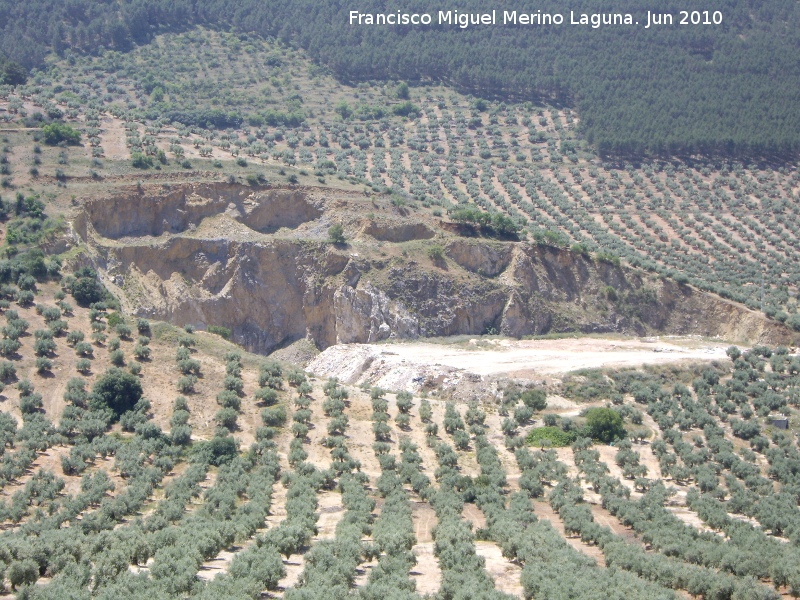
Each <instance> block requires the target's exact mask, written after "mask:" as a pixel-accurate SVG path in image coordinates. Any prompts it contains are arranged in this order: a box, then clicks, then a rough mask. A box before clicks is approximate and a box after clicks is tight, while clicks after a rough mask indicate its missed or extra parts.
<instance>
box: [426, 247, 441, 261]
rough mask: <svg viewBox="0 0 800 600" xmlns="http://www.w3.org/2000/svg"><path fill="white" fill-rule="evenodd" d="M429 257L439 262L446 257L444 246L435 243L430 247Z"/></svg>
mask: <svg viewBox="0 0 800 600" xmlns="http://www.w3.org/2000/svg"><path fill="white" fill-rule="evenodd" d="M428 258H430V259H431V260H432V261H434V262H439V261H440V260H442V259H443V258H444V248H442V247H441V246H440V245H439V244H435V245H433V246H431V247H430V248H428Z"/></svg>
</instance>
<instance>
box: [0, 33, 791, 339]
mask: <svg viewBox="0 0 800 600" xmlns="http://www.w3.org/2000/svg"><path fill="white" fill-rule="evenodd" d="M2 97H3V98H5V103H4V104H3V107H4V108H5V110H6V112H5V113H4V114H2V116H3V118H4V119H5V120H6V121H8V123H9V124H8V125H7V129H5V130H4V132H5V133H4V136H5V138H4V139H5V141H4V144H5V150H6V152H5V154H4V157H5V158H4V159H3V160H4V163H3V171H4V177H5V181H6V184H5V185H6V186H7V187H8V186H20V187H21V188H23V189H24V188H29V189H31V190H32V191H39V192H40V193H45V194H53V195H54V197H55V198H60V199H61V201H62V202H63V201H65V200H66V199H67V198H68V197H71V196H73V195H76V196H78V197H82V196H85V195H87V194H91V193H93V190H94V189H96V188H97V187H99V186H102V187H103V188H104V189H107V187H108V186H109V185H112V184H114V183H115V182H125V183H128V182H135V181H137V180H144V179H156V180H162V181H169V180H172V181H175V180H185V179H187V178H188V179H198V178H206V179H209V178H210V179H217V180H219V179H225V178H228V179H230V180H231V181H233V180H239V181H243V180H246V181H247V182H249V183H250V184H252V185H259V183H264V182H265V181H270V182H275V181H285V180H286V179H285V178H288V180H289V181H290V182H295V181H297V182H299V183H304V184H310V183H313V184H316V185H318V184H321V183H323V184H324V185H334V186H337V187H343V188H345V189H359V190H363V191H364V192H365V193H367V194H388V195H389V197H390V198H391V199H392V201H393V202H394V203H395V204H396V205H397V206H399V207H405V208H406V209H416V210H424V211H425V212H428V213H432V214H433V215H439V214H445V213H447V214H450V216H451V217H454V218H457V219H461V220H469V219H473V218H475V215H474V214H471V213H470V212H469V210H467V211H464V210H461V209H465V208H466V209H469V208H477V209H479V210H482V211H489V212H493V211H495V212H501V213H504V214H507V215H509V216H510V217H511V218H512V219H513V220H514V222H515V223H516V224H517V225H518V226H520V227H522V228H523V233H524V234H525V235H528V236H529V237H532V238H534V239H540V240H545V241H547V242H548V243H551V244H560V245H563V246H572V245H575V247H576V248H577V249H579V250H585V251H587V252H588V251H597V252H601V253H607V254H610V255H612V256H617V257H621V258H622V259H624V260H625V261H627V262H629V263H630V264H632V265H635V266H636V265H641V266H644V267H646V268H648V269H651V270H653V271H655V272H657V273H661V274H668V275H671V276H673V277H675V278H677V279H678V280H682V281H688V282H690V283H692V284H694V285H696V286H698V287H700V288H702V289H706V290H711V291H714V292H717V293H719V294H721V295H723V296H725V297H728V298H732V299H735V300H737V301H741V302H745V303H746V304H747V305H748V306H750V307H751V308H754V309H763V310H764V311H765V312H766V313H767V314H768V315H770V316H774V317H775V318H777V319H778V320H780V321H789V322H790V323H791V324H793V325H796V326H800V318H798V317H796V316H795V314H796V304H797V303H796V294H797V285H798V278H799V277H800V273H799V272H798V266H797V261H796V260H795V256H796V252H797V243H798V242H797V236H798V222H797V219H796V216H795V215H796V212H797V211H796V210H794V208H795V206H796V202H797V193H798V187H799V186H800V175H798V173H797V171H796V170H795V169H794V168H793V167H790V166H782V167H780V168H778V169H771V168H770V167H769V165H756V164H747V165H745V164H738V163H731V164H722V163H720V164H706V163H686V162H662V161H653V162H645V163H643V164H637V165H631V164H607V163H603V162H602V161H600V160H599V159H598V158H597V157H596V156H595V155H593V154H592V153H591V152H589V151H588V150H587V148H586V146H585V144H584V142H582V141H580V140H579V139H577V138H576V135H575V127H576V123H577V119H578V117H577V115H576V114H574V113H572V112H570V111H568V110H558V109H555V108H552V107H546V106H533V105H531V104H529V103H527V104H511V103H491V102H486V101H483V100H476V99H474V98H470V97H465V96H461V95H459V94H456V93H454V92H452V91H449V90H447V89H446V88H442V87H418V88H412V89H411V90H410V91H409V90H408V88H407V86H405V85H403V84H401V85H398V86H395V85H388V84H379V83H374V84H371V85H370V84H360V85H359V86H358V87H357V88H349V87H345V86H342V85H340V84H338V83H336V82H335V81H334V80H333V79H332V78H331V77H329V76H327V75H326V74H325V73H324V71H323V70H321V69H320V68H319V67H316V66H314V65H313V64H312V63H310V62H309V61H308V60H307V59H306V58H305V57H304V56H303V55H302V54H301V53H299V52H296V51H291V50H288V49H286V48H282V47H280V46H277V45H274V44H272V43H269V42H265V41H262V40H259V39H256V38H247V37H244V38H237V37H236V36H233V35H229V34H224V35H221V34H218V33H214V32H211V31H204V30H196V31H192V32H189V33H186V34H181V35H174V34H169V35H164V36H160V37H158V38H157V39H156V40H155V41H154V42H153V43H152V44H150V45H147V46H143V47H141V48H138V49H136V50H134V51H132V52H130V53H127V54H120V53H115V52H109V53H106V54H105V55H104V56H103V57H100V58H93V59H91V58H75V57H73V58H70V59H69V61H62V62H59V63H55V64H53V66H52V67H51V68H50V69H49V70H46V71H44V72H41V73H39V74H38V75H36V76H35V77H33V78H32V79H31V81H30V82H29V83H28V84H27V85H25V86H19V87H16V88H11V87H5V88H3V93H2ZM406 98H408V99H406ZM23 114H25V115H27V117H26V118H25V119H23V120H22V121H20V118H21V117H22V115H23ZM37 115H39V117H42V116H44V115H50V117H53V116H59V115H61V116H63V117H64V118H66V119H67V121H68V122H73V123H74V124H75V125H76V126H77V127H78V129H80V130H81V131H82V132H83V138H82V143H83V146H82V147H67V148H61V149H58V148H55V149H52V150H50V149H47V148H46V147H45V148H43V149H40V150H35V149H33V145H34V139H33V138H39V139H41V138H40V136H38V135H36V131H37V128H38V126H39V125H40V124H41V121H37V120H36V118H39V117H37ZM50 117H46V116H44V118H45V120H47V119H48V118H50ZM21 124H22V125H24V126H25V127H33V129H26V128H25V127H23V128H20V125H21ZM123 139H124V140H125V142H124V143H122V140H123ZM129 159H131V160H130V162H129ZM132 164H133V165H134V168H133V169H132V168H131V166H132ZM136 167H139V168H136ZM154 169H158V170H160V172H159V173H154V171H153V170H154ZM284 176H285V178H284ZM56 201H57V202H58V200H56Z"/></svg>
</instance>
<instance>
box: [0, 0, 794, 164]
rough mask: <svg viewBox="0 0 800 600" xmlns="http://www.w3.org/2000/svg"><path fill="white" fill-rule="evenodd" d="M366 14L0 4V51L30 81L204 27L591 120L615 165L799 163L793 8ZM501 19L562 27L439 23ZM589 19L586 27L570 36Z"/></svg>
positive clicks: (648, 0) (267, 6)
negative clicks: (59, 60) (364, 21)
mask: <svg viewBox="0 0 800 600" xmlns="http://www.w3.org/2000/svg"><path fill="white" fill-rule="evenodd" d="M356 8H357V11H358V12H360V13H364V14H371V15H374V14H381V13H384V12H385V11H387V10H388V12H389V13H391V14H394V10H393V9H391V7H390V6H386V5H385V4H384V3H383V2H378V1H374V0H373V1H367V2H362V3H360V4H359V6H358V7H352V6H349V5H345V4H340V3H337V2H322V3H320V2H298V1H297V0H291V1H290V2H289V1H282V0H271V1H270V2H264V1H262V0H214V1H212V2H209V1H204V2H196V1H194V0H180V1H177V2H176V1H173V0H169V1H164V0H142V1H139V2H129V3H119V4H117V3H100V4H98V3H94V2H89V1H87V0H78V1H73V2H70V3H69V4H66V5H65V4H63V3H60V2H54V1H53V0H36V1H33V2H26V3H18V2H11V1H6V2H3V3H0V23H2V24H3V25H2V29H0V50H2V52H3V53H5V54H6V55H7V56H8V57H10V58H11V59H13V60H16V61H18V62H21V63H23V64H24V65H25V66H26V67H31V66H34V65H35V66H39V65H41V64H42V62H43V61H44V59H45V56H46V55H47V54H48V52H50V51H55V52H57V53H58V54H60V55H66V54H73V53H78V54H80V53H82V52H89V53H97V52H100V51H102V50H111V49H113V50H117V51H123V52H126V51H128V50H130V49H131V48H132V47H134V46H135V45H136V44H143V43H147V42H149V41H151V39H152V37H153V35H154V34H155V33H157V32H164V31H185V30H187V29H189V28H191V27H193V26H197V25H203V26H208V27H211V28H214V29H218V30H222V31H225V30H232V31H236V32H239V33H247V34H251V33H252V34H256V35H260V36H274V37H275V38H276V39H279V40H281V41H282V42H283V43H286V44H291V45H293V46H295V47H300V48H303V49H305V50H307V51H308V52H309V54H310V55H311V57H312V58H313V59H314V60H315V61H318V62H319V63H321V64H323V65H326V66H327V67H329V68H330V69H331V70H332V71H333V72H334V73H335V74H336V75H337V77H339V78H340V80H343V81H349V82H368V81H373V80H387V79H389V80H391V79H395V80H396V79H404V80H408V81H415V82H426V81H434V82H442V83H448V84H451V85H453V86H455V87H457V88H458V89H460V90H462V91H464V92H467V93H473V94H476V95H478V96H482V97H485V98H497V97H499V98H503V99H516V100H523V101H525V100H528V101H534V102H539V103H542V102H544V103H547V102H552V103H555V104H559V105H562V106H569V107H570V108H572V109H574V110H577V111H578V113H579V114H580V116H581V119H582V122H581V128H580V129H581V131H582V133H583V135H584V136H585V139H587V140H588V141H589V142H590V143H591V144H593V145H594V146H595V148H596V149H598V150H599V151H600V152H601V153H602V154H604V155H614V156H630V157H638V156H641V155H642V154H643V153H646V154H648V155H651V156H675V155H691V154H700V155H706V156H708V155H711V156H723V157H729V158H740V159H743V158H746V157H756V158H768V159H771V160H784V161H787V160H788V161H791V160H792V159H793V157H795V156H796V155H797V150H798V140H799V139H800V120H798V119H799V118H798V116H797V115H798V114H800V110H798V106H800V95H799V92H798V89H800V85H798V82H799V79H798V78H799V77H800V66H798V63H797V61H796V52H797V47H798V41H799V40H798V33H797V27H796V24H797V22H798V19H799V18H800V14H799V12H798V11H800V9H798V6H797V3H795V2H786V1H783V0H768V1H762V2H757V3H753V2H745V1H744V0H726V1H724V2H717V3H715V4H714V6H713V7H710V6H706V5H704V4H702V3H699V2H689V3H686V2H675V1H668V2H664V1H663V0H661V1H658V2H656V1H654V0H637V1H636V2H628V3H625V4H624V6H614V5H611V4H608V3H604V4H600V5H598V3H596V2H589V1H586V0H584V1H578V2H574V3H573V4H572V5H570V6H569V7H568V8H567V7H565V6H564V5H563V3H562V2H557V1H555V0H546V1H542V0H538V1H536V2H533V1H532V0H527V1H520V2H515V3H513V4H512V3H505V2H504V3H500V4H499V5H495V6H493V7H487V6H485V4H484V3H482V2H478V1H477V0H469V1H466V2H463V1H462V2H459V3H454V2H442V3H440V4H438V5H437V6H436V8H435V10H431V6H430V5H429V4H428V3H426V2H419V1H416V2H411V3H408V4H406V5H403V7H402V10H399V9H398V12H403V11H405V13H406V14H428V15H429V16H430V17H431V19H432V24H431V25H428V26H410V25H406V26H365V25H362V26H359V25H352V24H351V23H350V11H351V10H354V9H356ZM490 8H494V9H496V10H497V11H498V13H500V14H501V16H500V19H501V20H502V18H503V17H502V13H503V11H505V10H508V11H516V12H517V13H520V14H524V15H533V16H534V18H535V19H536V20H535V21H534V22H536V23H538V22H539V16H540V15H547V16H551V17H552V16H553V15H559V16H560V17H561V18H562V19H564V23H563V24H562V25H552V24H551V25H538V24H537V25H508V24H507V25H501V24H496V25H493V26H480V25H478V26H475V25H466V26H464V25H462V24H457V23H456V19H455V18H453V19H452V22H451V23H450V24H445V23H440V22H439V12H440V11H441V12H444V13H449V12H453V13H459V14H461V15H463V16H466V17H469V16H471V15H481V14H484V13H485V12H487V11H489V10H490ZM622 11H624V12H622ZM682 11H683V13H685V14H683V15H682V14H681V13H682ZM614 14H617V15H620V16H622V15H624V14H629V15H630V17H629V20H630V23H631V24H630V25H627V26H623V25H616V26H608V25H603V26H599V27H596V28H594V27H592V26H591V25H590V24H589V23H590V22H591V18H592V17H595V16H597V18H598V20H599V23H602V20H603V17H606V18H608V17H610V16H613V15H614ZM651 14H654V15H655V16H656V18H657V19H658V20H661V19H662V18H663V19H664V20H665V21H666V18H665V17H664V16H668V17H669V19H670V20H671V21H670V24H669V25H666V24H665V25H660V26H655V27H651V28H649V29H647V28H645V24H646V23H648V22H650V21H651V20H652V17H651V16H649V15H651ZM42 15H47V18H43V17H42ZM582 15H585V18H586V24H585V25H572V24H571V23H572V22H573V21H575V20H577V21H580V20H581V16H582ZM459 23H460V22H459ZM634 24H635V25H634ZM0 67H2V64H0ZM4 70H5V71H8V72H7V73H6V74H5V77H4V79H6V80H8V82H16V81H18V78H19V72H18V71H19V69H17V68H13V65H12V67H11V68H9V69H4ZM0 72H2V71H0ZM608 82H614V84H613V85H608ZM708 92H711V93H708ZM148 93H149V90H148Z"/></svg>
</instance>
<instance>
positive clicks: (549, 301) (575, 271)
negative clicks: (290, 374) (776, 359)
mask: <svg viewBox="0 0 800 600" xmlns="http://www.w3.org/2000/svg"><path fill="white" fill-rule="evenodd" d="M365 202H369V200H366V199H364V198H356V197H350V198H348V197H346V196H345V197H344V198H343V197H337V198H335V199H329V198H327V197H326V196H324V195H323V194H322V193H321V192H320V191H319V190H317V191H311V190H303V189H264V190H253V189H251V188H246V187H243V186H232V185H227V184H218V185H196V186H183V187H180V188H174V189H162V188H157V189H155V190H145V191H141V190H137V191H136V192H132V193H131V194H129V195H127V196H124V195H122V196H118V197H113V198H109V199H99V200H92V201H89V202H87V203H86V205H85V208H84V211H83V214H82V215H80V216H79V218H77V219H76V220H75V222H74V229H75V231H76V233H77V235H78V236H79V237H80V238H82V240H83V241H84V242H85V243H86V246H87V256H88V258H89V260H90V261H91V262H92V263H93V264H94V265H95V266H96V267H97V268H98V269H99V271H100V272H101V275H102V277H103V280H104V282H105V283H106V284H107V285H108V287H109V288H110V289H112V291H113V292H115V293H116V294H117V295H118V296H119V297H120V299H121V300H122V302H123V303H124V304H125V306H126V308H127V309H128V310H130V311H131V312H133V313H135V314H139V315H142V316H147V317H150V318H156V319H163V320H167V321H170V322H173V323H176V324H179V325H183V324H188V323H191V324H193V325H195V326H196V327H199V328H204V327H207V326H209V325H219V326H224V327H227V328H229V329H231V330H232V332H233V336H234V339H235V341H236V342H238V343H240V344H242V345H243V346H245V347H246V348H247V349H249V350H254V351H258V352H270V351H272V350H275V349H277V348H280V347H282V346H285V345H288V344H290V343H292V342H295V341H297V340H299V339H304V338H305V339H308V340H311V341H312V342H313V343H314V344H315V345H316V346H317V347H319V348H326V347H328V346H331V345H334V344H337V343H353V342H360V343H368V342H375V341H380V340H383V339H386V338H389V337H400V338H414V337H418V336H425V337H429V336H446V335H455V334H471V335H476V334H482V333H487V332H497V333H503V334H504V335H508V336H516V337H520V336H525V335H537V334H543V333H548V332H560V331H583V332H612V331H614V332H622V333H628V334H637V335H645V334H649V333H653V332H669V333H675V334H699V335H704V336H722V337H724V338H726V339H731V340H741V341H745V340H747V341H751V342H757V341H758V342H769V343H790V342H791V341H793V336H792V334H791V332H789V331H788V330H787V329H786V328H785V327H783V326H781V325H780V324H778V323H776V322H774V321H770V320H768V319H766V318H764V317H763V315H761V314H760V313H756V312H753V311H749V310H747V309H746V308H744V307H742V306H740V305H737V304H734V303H732V302H728V301H726V300H723V299H721V298H719V297H716V296H713V295H710V294H706V293H702V292H699V291H697V290H695V289H692V288H690V287H688V286H685V285H680V284H678V283H676V282H674V281H671V280H662V279H660V278H658V277H655V276H653V275H652V274H648V273H645V272H643V271H639V270H635V269H630V268H626V267H620V266H615V265H613V264H609V263H605V262H600V261H594V260H592V259H590V258H587V257H585V256H582V255H580V254H575V253H571V252H569V251H566V250H561V249H558V248H553V247H549V246H539V245H535V244H527V243H522V242H496V241H484V240H476V239H469V240H468V239H462V238H452V237H451V236H448V235H446V234H444V233H442V232H441V231H440V232H439V233H437V234H436V235H437V237H436V238H431V239H430V241H426V239H428V237H429V233H430V234H431V235H432V234H433V232H434V229H433V228H434V227H435V225H428V224H423V225H421V226H420V224H419V223H413V222H412V220H411V219H408V220H406V221H405V222H404V221H403V220H402V219H398V218H397V217H396V215H395V216H393V217H392V219H391V223H388V224H387V222H386V220H385V219H384V221H382V222H383V223H384V224H383V225H381V228H380V231H378V230H376V229H374V228H371V226H369V225H368V224H367V226H365V221H364V218H363V217H362V215H363V214H364V207H363V203H365ZM359 203H361V204H359ZM371 221H372V219H370V221H369V222H371ZM333 222H343V223H345V225H346V227H345V229H346V231H348V232H349V235H351V236H354V237H355V239H353V240H351V243H350V244H349V245H348V246H343V247H339V246H335V245H331V244H328V243H326V241H325V237H326V231H327V228H328V227H329V226H330V224H331V223H333ZM392 223H393V224H392ZM386 232H390V234H391V235H389V234H386ZM384 234H386V235H384ZM395 234H396V235H397V236H398V239H401V240H404V239H406V238H411V239H413V240H415V241H412V242H409V243H413V244H417V245H419V244H423V246H422V248H424V244H433V243H439V244H441V245H442V246H443V247H444V248H445V254H446V256H447V257H448V260H446V261H445V262H442V261H437V263H436V264H434V263H432V262H431V261H429V260H427V258H426V255H425V254H424V252H423V251H421V252H420V254H421V255H422V257H423V258H425V260H424V261H423V260H422V259H420V257H419V256H417V257H416V259H415V257H413V256H411V255H407V252H406V250H403V251H402V252H396V253H394V255H393V256H388V255H387V256H386V257H385V258H377V257H376V256H375V254H374V253H375V252H377V250H378V248H376V247H375V246H374V245H375V244H376V243H377V244H386V243H388V242H385V241H380V242H376V241H375V237H376V235H378V236H380V235H382V236H383V238H384V239H388V238H390V237H392V236H394V235H395ZM359 236H370V237H364V238H361V237H359ZM380 253H381V254H385V253H384V252H383V250H381V251H380ZM437 265H438V266H437Z"/></svg>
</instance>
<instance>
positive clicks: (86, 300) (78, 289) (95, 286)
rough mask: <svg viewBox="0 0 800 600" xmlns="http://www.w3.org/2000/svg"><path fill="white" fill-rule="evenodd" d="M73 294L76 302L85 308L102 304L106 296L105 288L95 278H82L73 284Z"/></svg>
mask: <svg viewBox="0 0 800 600" xmlns="http://www.w3.org/2000/svg"><path fill="white" fill-rule="evenodd" d="M71 292H72V297H73V298H75V302H77V303H78V304H79V305H80V306H83V307H87V306H89V305H90V304H94V303H95V302H100V301H101V300H102V299H103V297H104V296H105V293H104V292H105V290H104V289H103V286H102V285H100V282H99V281H97V279H96V278H95V277H80V278H79V279H77V280H76V281H75V283H73V284H72V290H71Z"/></svg>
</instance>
